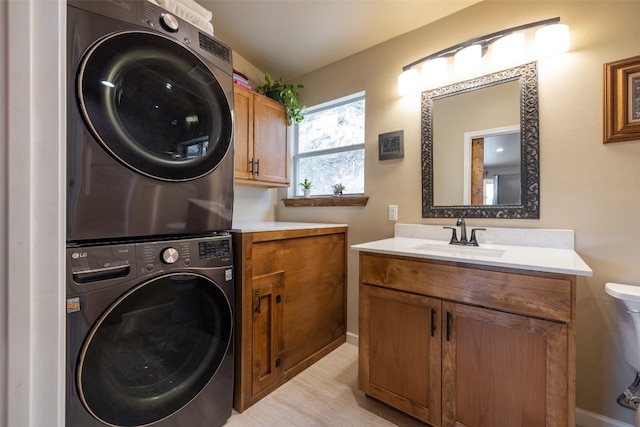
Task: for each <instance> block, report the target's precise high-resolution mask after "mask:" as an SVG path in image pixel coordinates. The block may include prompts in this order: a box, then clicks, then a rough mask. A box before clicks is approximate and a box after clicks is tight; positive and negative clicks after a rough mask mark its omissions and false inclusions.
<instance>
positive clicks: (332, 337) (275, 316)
mask: <svg viewBox="0 0 640 427" xmlns="http://www.w3.org/2000/svg"><path fill="white" fill-rule="evenodd" d="M346 254H347V228H346V227H325V228H310V229H302V230H286V231H268V232H247V233H242V232H240V233H235V234H234V255H235V260H236V268H235V271H236V329H235V331H236V336H235V339H236V340H235V343H236V352H235V354H236V365H235V374H236V375H235V391H234V407H235V408H236V410H238V411H244V410H245V409H247V408H248V407H249V406H251V405H252V404H253V403H255V402H256V401H258V400H260V399H261V398H263V397H264V396H266V395H267V394H269V393H270V392H272V391H273V390H275V389H276V388H277V387H279V386H280V385H282V384H284V383H285V382H286V381H288V380H289V379H290V378H292V377H294V376H295V375H297V374H298V373H300V372H302V371H303V370H304V369H306V368H307V367H308V366H310V365H311V364H313V363H314V362H316V361H317V360H319V359H320V358H322V357H323V356H325V355H326V354H328V353H329V352H331V351H332V350H334V349H335V348H337V347H338V346H339V345H340V344H342V343H344V342H345V341H346V280H347V276H346V273H347V270H346V265H347V264H346Z"/></svg>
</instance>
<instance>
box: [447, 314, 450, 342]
mask: <svg viewBox="0 0 640 427" xmlns="http://www.w3.org/2000/svg"><path fill="white" fill-rule="evenodd" d="M447 341H451V313H449V312H448V311H447Z"/></svg>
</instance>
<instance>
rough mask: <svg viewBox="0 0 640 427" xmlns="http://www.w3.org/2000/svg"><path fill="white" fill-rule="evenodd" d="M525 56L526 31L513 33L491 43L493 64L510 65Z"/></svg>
mask: <svg viewBox="0 0 640 427" xmlns="http://www.w3.org/2000/svg"><path fill="white" fill-rule="evenodd" d="M523 58H524V33H513V34H509V35H508V36H504V37H502V38H500V39H498V40H496V41H495V42H494V43H493V44H492V45H491V65H493V66H494V67H508V66H511V65H514V64H517V63H518V62H520V61H522V59H523Z"/></svg>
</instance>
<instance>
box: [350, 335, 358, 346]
mask: <svg viewBox="0 0 640 427" xmlns="http://www.w3.org/2000/svg"><path fill="white" fill-rule="evenodd" d="M347 342H348V343H349V344H355V345H358V335H356V334H354V333H352V332H347Z"/></svg>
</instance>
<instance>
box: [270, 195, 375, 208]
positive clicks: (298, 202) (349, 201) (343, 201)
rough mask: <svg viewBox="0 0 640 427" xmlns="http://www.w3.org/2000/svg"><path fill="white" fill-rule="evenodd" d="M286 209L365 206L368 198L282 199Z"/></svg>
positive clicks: (318, 197) (323, 197) (321, 197)
mask: <svg viewBox="0 0 640 427" xmlns="http://www.w3.org/2000/svg"><path fill="white" fill-rule="evenodd" d="M282 201H283V202H284V205H285V206H286V207H288V208H297V207H309V206H367V201H369V196H340V197H334V196H316V197H308V198H304V197H294V198H292V199H282Z"/></svg>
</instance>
